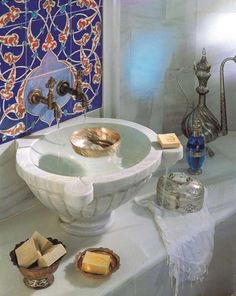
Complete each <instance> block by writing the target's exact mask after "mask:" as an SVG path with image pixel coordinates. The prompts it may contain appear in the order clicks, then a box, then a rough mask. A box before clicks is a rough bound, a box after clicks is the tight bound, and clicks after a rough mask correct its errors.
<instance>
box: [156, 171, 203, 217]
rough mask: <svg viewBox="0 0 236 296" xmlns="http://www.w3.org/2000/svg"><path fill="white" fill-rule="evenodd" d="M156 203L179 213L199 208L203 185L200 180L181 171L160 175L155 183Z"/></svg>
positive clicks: (201, 203)
mask: <svg viewBox="0 0 236 296" xmlns="http://www.w3.org/2000/svg"><path fill="white" fill-rule="evenodd" d="M156 193H157V204H158V205H159V206H160V207H163V208H165V209H168V210H172V211H176V212H179V213H181V214H186V213H193V212H197V211H199V210H201V208H202V206H203V201H204V186H203V184H202V182H201V181H199V180H198V179H196V178H193V177H192V176H188V175H186V174H185V173H183V172H174V173H170V174H169V175H164V176H161V177H160V178H159V180H158V183H157V188H156Z"/></svg>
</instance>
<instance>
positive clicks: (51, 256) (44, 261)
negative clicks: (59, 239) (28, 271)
mask: <svg viewBox="0 0 236 296" xmlns="http://www.w3.org/2000/svg"><path fill="white" fill-rule="evenodd" d="M65 254H66V249H65V248H64V247H63V245H62V244H57V245H53V246H51V247H49V248H48V249H47V250H46V252H45V253H44V254H43V255H42V256H41V257H40V258H39V259H38V266H39V267H47V266H50V265H52V264H53V263H54V262H56V261H57V260H58V259H59V258H61V257H62V256H63V255H65Z"/></svg>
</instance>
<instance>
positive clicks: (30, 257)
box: [15, 238, 41, 268]
mask: <svg viewBox="0 0 236 296" xmlns="http://www.w3.org/2000/svg"><path fill="white" fill-rule="evenodd" d="M15 253H16V257H17V262H18V265H19V266H23V267H26V268H27V267H29V266H30V265H31V264H33V263H34V262H35V261H37V260H38V259H39V258H40V257H41V252H40V251H39V249H38V247H37V245H36V244H35V241H34V239H33V238H30V239H28V240H27V241H26V242H24V243H23V244H22V245H21V246H19V248H17V249H16V250H15Z"/></svg>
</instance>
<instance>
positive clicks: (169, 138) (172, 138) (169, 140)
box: [157, 133, 181, 149]
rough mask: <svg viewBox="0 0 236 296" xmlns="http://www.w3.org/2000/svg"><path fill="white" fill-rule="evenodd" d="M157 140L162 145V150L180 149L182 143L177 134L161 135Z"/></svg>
mask: <svg viewBox="0 0 236 296" xmlns="http://www.w3.org/2000/svg"><path fill="white" fill-rule="evenodd" d="M157 140H158V142H159V144H160V145H161V148H164V149H166V148H178V147H180V145H181V143H180V141H179V139H178V137H177V136H176V134H175V133H170V134H159V135H157Z"/></svg>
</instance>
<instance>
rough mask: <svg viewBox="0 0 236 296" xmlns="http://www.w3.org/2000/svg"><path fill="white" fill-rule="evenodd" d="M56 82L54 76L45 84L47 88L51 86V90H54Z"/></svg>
mask: <svg viewBox="0 0 236 296" xmlns="http://www.w3.org/2000/svg"><path fill="white" fill-rule="evenodd" d="M56 83H57V81H56V79H55V78H53V77H50V78H49V80H48V82H47V83H46V85H45V86H46V88H49V90H53V89H54V87H55V85H56Z"/></svg>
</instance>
